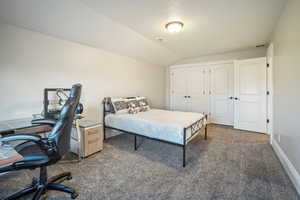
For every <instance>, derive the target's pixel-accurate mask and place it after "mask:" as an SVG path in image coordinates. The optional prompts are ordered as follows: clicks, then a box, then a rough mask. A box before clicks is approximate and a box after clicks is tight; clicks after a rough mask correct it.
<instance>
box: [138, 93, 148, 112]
mask: <svg viewBox="0 0 300 200" xmlns="http://www.w3.org/2000/svg"><path fill="white" fill-rule="evenodd" d="M137 99H138V104H139V107H140V112H145V111H148V110H150V106H149V104H148V101H147V99H146V98H145V97H138V98H137Z"/></svg>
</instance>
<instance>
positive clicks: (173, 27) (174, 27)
mask: <svg viewBox="0 0 300 200" xmlns="http://www.w3.org/2000/svg"><path fill="white" fill-rule="evenodd" d="M165 28H166V29H167V30H168V31H169V32H170V33H178V32H180V31H181V30H182V29H183V23H182V22H180V21H173V22H169V23H167V24H166V26H165Z"/></svg>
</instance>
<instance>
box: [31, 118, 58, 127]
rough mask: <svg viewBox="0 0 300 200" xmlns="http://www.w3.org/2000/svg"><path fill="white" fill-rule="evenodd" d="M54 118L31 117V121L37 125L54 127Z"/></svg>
mask: <svg viewBox="0 0 300 200" xmlns="http://www.w3.org/2000/svg"><path fill="white" fill-rule="evenodd" d="M56 122H57V121H56V120H53V119H33V120H32V121H31V123H32V124H37V125H49V126H51V127H54V126H55V124H56Z"/></svg>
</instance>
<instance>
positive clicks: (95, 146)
mask: <svg viewBox="0 0 300 200" xmlns="http://www.w3.org/2000/svg"><path fill="white" fill-rule="evenodd" d="M79 128H80V133H81V138H80V140H81V142H80V144H79V142H78V135H77V131H76V127H75V126H74V127H73V129H72V135H71V152H73V153H76V154H78V153H79V155H80V157H82V158H85V157H87V156H89V155H92V154H94V153H96V152H99V151H101V150H102V149H103V126H102V124H101V123H99V122H96V121H91V120H84V119H83V120H80V121H79ZM78 144H79V145H78Z"/></svg>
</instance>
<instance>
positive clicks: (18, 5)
mask: <svg viewBox="0 0 300 200" xmlns="http://www.w3.org/2000/svg"><path fill="white" fill-rule="evenodd" d="M285 2H286V1H285V0H151V1H150V0H110V1H107V0H43V1H41V0H26V1H24V0H1V1H0V21H2V22H5V23H8V24H13V25H16V26H19V27H23V28H26V29H29V30H33V31H38V32H41V33H45V34H48V35H52V36H55V37H58V38H62V39H65V40H69V41H74V42H78V43H81V44H85V45H89V46H92V47H96V48H99V49H103V50H107V51H111V52H114V53H117V54H120V55H124V56H129V57H133V58H135V59H138V60H143V61H145V62H150V63H154V64H159V65H169V64H171V63H174V62H177V61H180V60H182V59H185V58H192V57H197V56H201V55H207V54H214V53H222V52H228V51H234V50H241V49H248V48H250V47H254V46H255V45H257V44H262V43H266V42H267V41H268V39H269V37H270V34H271V31H272V30H273V28H274V26H275V24H276V22H277V19H278V17H279V15H280V13H281V10H282V8H283V7H284V4H285ZM170 20H182V21H183V22H184V23H185V26H184V30H183V31H182V32H181V33H179V34H169V33H167V32H166V31H165V29H164V25H165V23H167V22H168V21H170ZM157 37H161V38H163V39H164V42H158V41H157V40H156V39H155V38H157Z"/></svg>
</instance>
